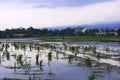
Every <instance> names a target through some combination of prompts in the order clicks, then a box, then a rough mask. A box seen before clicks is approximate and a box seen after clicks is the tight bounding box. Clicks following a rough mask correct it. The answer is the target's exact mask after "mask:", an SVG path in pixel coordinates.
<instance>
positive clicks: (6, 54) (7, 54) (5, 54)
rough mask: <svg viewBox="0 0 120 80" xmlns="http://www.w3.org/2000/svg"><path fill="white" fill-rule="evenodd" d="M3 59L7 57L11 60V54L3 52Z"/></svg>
mask: <svg viewBox="0 0 120 80" xmlns="http://www.w3.org/2000/svg"><path fill="white" fill-rule="evenodd" d="M2 56H3V57H6V59H7V60H10V53H9V52H8V51H5V52H3V55H2Z"/></svg>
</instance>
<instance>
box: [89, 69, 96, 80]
mask: <svg viewBox="0 0 120 80" xmlns="http://www.w3.org/2000/svg"><path fill="white" fill-rule="evenodd" d="M95 78H96V73H95V71H94V72H93V73H92V74H90V75H89V76H88V80H95Z"/></svg>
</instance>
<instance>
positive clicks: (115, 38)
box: [39, 36, 120, 42]
mask: <svg viewBox="0 0 120 80" xmlns="http://www.w3.org/2000/svg"><path fill="white" fill-rule="evenodd" d="M39 39H40V40H43V41H50V42H55V41H58V42H59V41H60V42H61V41H63V39H62V36H53V37H40V38H39ZM64 41H101V42H120V37H119V36H65V37H64Z"/></svg>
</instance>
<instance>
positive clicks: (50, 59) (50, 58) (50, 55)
mask: <svg viewBox="0 0 120 80" xmlns="http://www.w3.org/2000/svg"><path fill="white" fill-rule="evenodd" d="M48 61H52V52H49V53H48Z"/></svg>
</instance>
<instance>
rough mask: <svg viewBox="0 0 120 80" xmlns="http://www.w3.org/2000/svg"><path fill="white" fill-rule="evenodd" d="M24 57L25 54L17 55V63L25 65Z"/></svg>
mask: <svg viewBox="0 0 120 80" xmlns="http://www.w3.org/2000/svg"><path fill="white" fill-rule="evenodd" d="M22 58H23V55H18V56H17V63H20V64H21V65H23V61H22Z"/></svg>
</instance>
